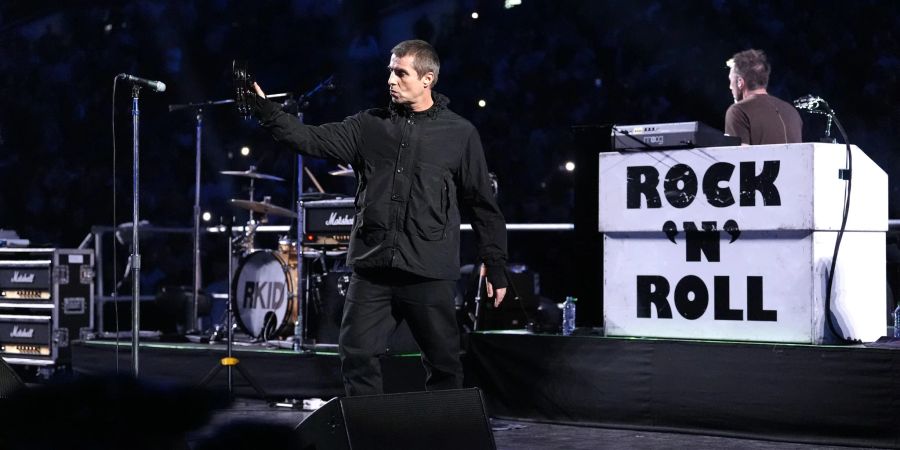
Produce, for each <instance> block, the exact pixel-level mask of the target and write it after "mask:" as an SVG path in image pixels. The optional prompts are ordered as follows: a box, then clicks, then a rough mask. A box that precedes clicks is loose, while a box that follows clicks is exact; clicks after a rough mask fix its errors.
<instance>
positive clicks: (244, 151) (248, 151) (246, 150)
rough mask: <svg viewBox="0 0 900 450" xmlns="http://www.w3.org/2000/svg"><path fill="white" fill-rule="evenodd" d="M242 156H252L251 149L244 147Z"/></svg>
mask: <svg viewBox="0 0 900 450" xmlns="http://www.w3.org/2000/svg"><path fill="white" fill-rule="evenodd" d="M241 154H242V155H244V156H247V155H249V154H250V147H247V146H246V145H245V146H243V147H241Z"/></svg>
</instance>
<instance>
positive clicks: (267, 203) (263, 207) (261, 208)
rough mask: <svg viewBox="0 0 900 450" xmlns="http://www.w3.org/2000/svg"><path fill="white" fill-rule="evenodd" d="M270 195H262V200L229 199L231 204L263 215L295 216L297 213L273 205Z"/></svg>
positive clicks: (292, 217)
mask: <svg viewBox="0 0 900 450" xmlns="http://www.w3.org/2000/svg"><path fill="white" fill-rule="evenodd" d="M271 201H272V199H271V197H268V196H266V197H264V198H263V201H261V202H255V201H252V200H239V199H236V198H233V199H231V200H229V202H230V203H231V205H232V206H234V207H237V208H242V209H247V210H250V211H252V212H255V213H259V214H263V215H270V214H271V215H273V216H281V217H289V218H291V219H294V218H296V217H297V213H295V212H294V211H291V210H289V209H287V208H282V207H281V206H278V205H273V204H272V203H271Z"/></svg>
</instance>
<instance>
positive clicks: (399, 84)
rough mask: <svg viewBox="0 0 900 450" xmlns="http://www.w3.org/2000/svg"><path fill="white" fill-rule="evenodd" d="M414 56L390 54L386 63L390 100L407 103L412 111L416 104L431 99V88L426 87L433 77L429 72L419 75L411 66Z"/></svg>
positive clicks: (424, 102) (401, 103)
mask: <svg viewBox="0 0 900 450" xmlns="http://www.w3.org/2000/svg"><path fill="white" fill-rule="evenodd" d="M414 59H415V56H413V55H406V56H403V57H399V58H398V57H397V55H391V62H390V63H389V64H388V71H389V72H390V75H389V76H388V89H390V94H391V101H393V102H394V103H397V104H400V105H408V106H410V107H411V108H412V109H413V110H414V111H416V110H417V109H416V106H419V105H422V104H426V103H428V100H430V99H431V90H430V89H428V88H427V86H429V85H430V84H431V82H432V81H433V79H434V76H433V74H432V73H431V72H428V73H427V74H425V75H424V76H421V75H419V73H418V72H416V69H415V68H413V60H414Z"/></svg>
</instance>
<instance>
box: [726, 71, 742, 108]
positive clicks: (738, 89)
mask: <svg viewBox="0 0 900 450" xmlns="http://www.w3.org/2000/svg"><path fill="white" fill-rule="evenodd" d="M743 86H744V80H743V79H742V78H741V77H739V76H738V75H737V74H736V73H734V67H732V68H731V70H730V71H729V72H728V88H729V89H731V96H732V97H734V102H735V103H737V102H739V101H741V100H743V99H744V91H743V89H742V88H743Z"/></svg>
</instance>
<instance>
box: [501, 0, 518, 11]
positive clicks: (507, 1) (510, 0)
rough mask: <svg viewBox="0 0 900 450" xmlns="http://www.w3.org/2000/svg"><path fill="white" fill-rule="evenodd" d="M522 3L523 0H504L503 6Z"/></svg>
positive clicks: (507, 7)
mask: <svg viewBox="0 0 900 450" xmlns="http://www.w3.org/2000/svg"><path fill="white" fill-rule="evenodd" d="M521 4H522V0H504V1H503V7H504V8H506V9H512V8H515V7H516V6H519V5H521Z"/></svg>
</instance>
